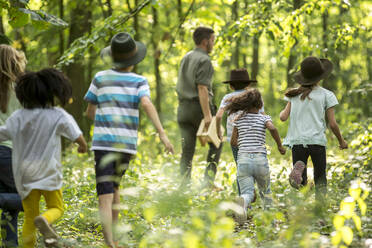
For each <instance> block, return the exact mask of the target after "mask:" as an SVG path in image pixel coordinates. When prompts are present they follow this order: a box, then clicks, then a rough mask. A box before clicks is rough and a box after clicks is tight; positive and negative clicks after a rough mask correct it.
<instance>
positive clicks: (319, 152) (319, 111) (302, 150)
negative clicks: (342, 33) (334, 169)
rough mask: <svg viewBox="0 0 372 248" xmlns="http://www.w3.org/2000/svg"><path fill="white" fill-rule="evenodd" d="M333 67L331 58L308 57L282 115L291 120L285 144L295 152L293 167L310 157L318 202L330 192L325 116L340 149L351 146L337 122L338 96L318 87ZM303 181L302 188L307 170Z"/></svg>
mask: <svg viewBox="0 0 372 248" xmlns="http://www.w3.org/2000/svg"><path fill="white" fill-rule="evenodd" d="M332 68H333V65H332V62H331V61H329V60H328V59H319V58H317V57H307V58H305V59H304V60H303V61H302V62H301V70H300V71H298V72H296V73H295V75H294V79H295V81H296V82H297V83H299V84H300V87H299V88H296V89H291V90H289V91H288V92H287V93H286V94H285V100H287V101H288V103H287V105H286V107H285V108H284V110H283V111H282V112H281V113H280V119H281V120H282V121H286V120H287V119H288V117H289V118H290V121H289V127H288V132H287V136H286V137H285V139H284V141H283V144H284V145H286V146H289V147H290V148H291V149H292V160H293V165H294V167H295V168H296V166H297V164H296V163H302V162H303V163H304V164H305V165H306V164H307V160H308V158H309V156H310V157H311V160H312V162H313V165H314V181H315V191H316V197H317V199H322V198H323V196H324V194H325V193H326V190H327V188H326V186H327V177H326V165H327V163H326V144H327V139H326V135H325V130H326V120H325V116H327V120H328V123H329V126H330V128H331V130H332V132H333V133H334V135H335V136H336V138H337V140H338V142H339V144H340V149H346V148H347V146H348V145H347V143H346V142H345V140H344V139H343V137H342V135H341V132H340V129H339V127H338V125H337V122H336V119H335V111H334V106H336V105H337V104H338V101H337V99H336V96H335V95H334V94H333V93H332V92H331V91H329V90H327V89H324V88H323V87H320V86H319V82H320V81H321V80H323V79H326V78H327V77H328V76H329V75H330V74H331V72H332ZM299 161H301V162H299ZM294 176H295V175H294ZM300 181H302V182H301V184H302V185H306V184H307V171H306V167H305V169H304V170H303V172H302V180H300Z"/></svg>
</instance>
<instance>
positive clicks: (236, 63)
mask: <svg viewBox="0 0 372 248" xmlns="http://www.w3.org/2000/svg"><path fill="white" fill-rule="evenodd" d="M231 7H232V9H231V12H232V17H233V20H234V22H236V21H237V20H238V18H239V10H238V0H235V2H234V3H233V4H232V6H231ZM239 49H240V37H238V38H236V40H235V48H234V51H233V55H232V59H233V65H234V67H235V68H236V69H238V68H240V66H239V60H240V56H239V55H240V52H239Z"/></svg>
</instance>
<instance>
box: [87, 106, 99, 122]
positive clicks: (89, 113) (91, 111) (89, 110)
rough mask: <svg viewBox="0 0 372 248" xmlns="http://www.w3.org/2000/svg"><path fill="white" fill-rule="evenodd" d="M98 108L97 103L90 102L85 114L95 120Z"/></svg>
mask: <svg viewBox="0 0 372 248" xmlns="http://www.w3.org/2000/svg"><path fill="white" fill-rule="evenodd" d="M96 109H97V105H95V104H93V103H88V107H87V110H86V111H85V114H86V115H87V117H88V118H89V119H91V120H94V118H95V116H96Z"/></svg>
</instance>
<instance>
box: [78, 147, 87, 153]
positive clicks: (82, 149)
mask: <svg viewBox="0 0 372 248" xmlns="http://www.w3.org/2000/svg"><path fill="white" fill-rule="evenodd" d="M87 151H88V147H87V146H79V147H78V153H86V152H87Z"/></svg>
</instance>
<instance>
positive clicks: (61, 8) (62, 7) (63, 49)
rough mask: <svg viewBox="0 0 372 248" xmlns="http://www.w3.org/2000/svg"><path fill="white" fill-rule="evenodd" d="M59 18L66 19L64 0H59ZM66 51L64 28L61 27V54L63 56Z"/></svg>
mask: <svg viewBox="0 0 372 248" xmlns="http://www.w3.org/2000/svg"><path fill="white" fill-rule="evenodd" d="M59 18H61V19H62V20H64V6H63V0H59ZM64 51H65V35H64V30H63V29H61V31H59V54H60V56H62V54H63V52H64Z"/></svg>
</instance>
